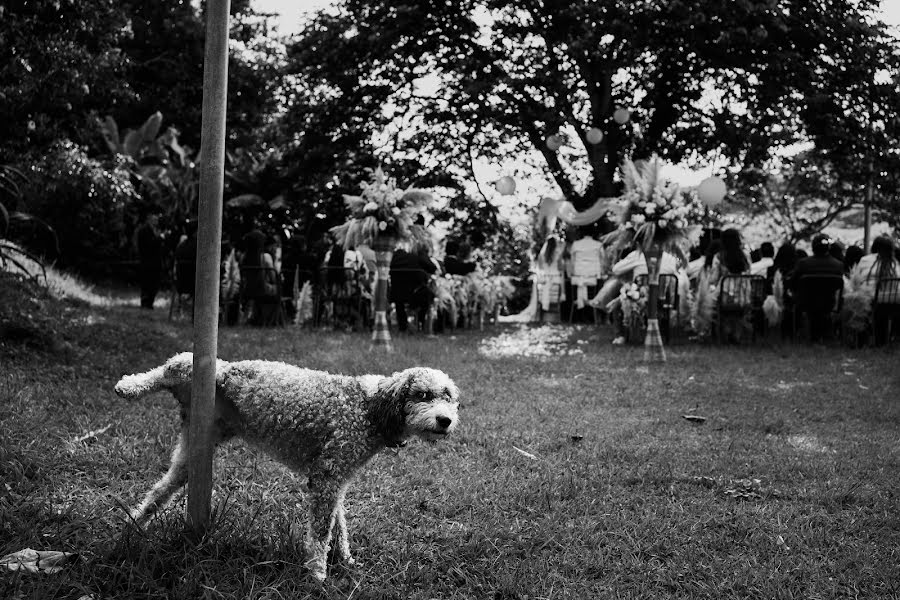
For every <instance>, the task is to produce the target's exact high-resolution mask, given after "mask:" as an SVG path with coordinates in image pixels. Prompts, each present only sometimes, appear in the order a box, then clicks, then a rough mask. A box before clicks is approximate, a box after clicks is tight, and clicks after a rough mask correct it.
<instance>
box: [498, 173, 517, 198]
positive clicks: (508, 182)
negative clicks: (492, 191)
mask: <svg viewBox="0 0 900 600" xmlns="http://www.w3.org/2000/svg"><path fill="white" fill-rule="evenodd" d="M495 186H496V188H497V191H498V192H500V193H501V194H502V195H504V196H511V195H512V194H513V193H514V192H515V191H516V180H515V179H513V178H512V177H510V176H509V175H505V176H503V177H501V178H500V179H498V180H497V183H496V184H495Z"/></svg>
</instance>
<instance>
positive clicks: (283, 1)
mask: <svg viewBox="0 0 900 600" xmlns="http://www.w3.org/2000/svg"><path fill="white" fill-rule="evenodd" d="M332 4H334V1H333V0H255V6H256V7H257V8H259V9H260V10H263V11H265V12H271V13H277V14H279V15H281V18H280V20H279V29H280V31H281V33H284V34H290V33H296V32H297V30H298V29H299V27H300V23H301V22H302V21H303V20H304V18H305V16H306V15H307V14H309V13H311V12H313V11H315V10H317V9H320V8H324V7H326V6H330V5H332ZM881 8H882V19H883V20H884V22H885V23H887V24H888V25H893V26H894V27H895V28H897V31H898V33H900V0H882V2H881Z"/></svg>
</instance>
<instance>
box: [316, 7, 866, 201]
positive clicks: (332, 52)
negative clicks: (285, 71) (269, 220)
mask: <svg viewBox="0 0 900 600" xmlns="http://www.w3.org/2000/svg"><path fill="white" fill-rule="evenodd" d="M343 6H344V10H343V11H342V12H341V13H340V14H339V15H338V16H335V17H327V18H325V17H323V18H322V19H320V20H319V21H318V23H317V28H316V31H315V41H311V42H309V43H310V47H311V48H316V49H318V50H320V51H321V55H320V56H312V55H309V56H308V61H307V63H306V64H307V69H310V70H311V69H314V68H318V69H319V70H320V71H322V72H326V71H327V72H332V71H333V72H334V73H335V76H337V74H338V73H341V74H342V75H343V76H344V77H347V78H352V79H354V80H356V81H359V80H362V81H366V82H370V83H369V85H367V86H366V90H365V91H369V92H371V94H369V95H368V96H365V98H366V101H367V102H373V101H378V99H379V98H383V100H382V102H383V104H385V105H386V106H390V107H392V108H393V109H395V114H399V115H403V117H402V119H403V121H404V122H405V123H408V124H409V125H411V126H410V127H407V128H406V129H414V130H415V131H414V132H406V133H405V134H404V135H405V137H406V138H407V139H409V140H415V146H416V147H417V148H422V149H426V150H425V153H427V152H428V151H436V150H438V149H440V150H441V151H442V153H443V154H444V155H445V156H446V157H447V158H446V159H445V160H448V161H449V162H451V163H455V164H458V165H460V166H461V167H462V166H464V164H465V162H466V161H467V160H468V159H469V158H467V154H468V155H471V154H473V153H474V154H476V155H480V156H487V157H492V158H502V156H503V154H504V153H506V152H517V153H520V154H526V153H527V154H530V155H531V156H538V157H540V160H541V161H542V162H543V164H544V166H545V168H546V171H547V173H548V174H549V175H550V176H552V177H553V179H554V180H555V182H556V183H557V184H558V186H559V188H560V189H561V191H562V192H563V195H564V196H565V197H566V198H568V199H570V200H572V201H573V202H574V203H575V204H576V206H584V205H588V204H590V203H592V201H593V200H594V199H596V198H597V197H598V196H603V195H612V194H613V193H614V192H615V181H614V173H615V170H616V168H617V166H618V165H619V164H620V162H621V160H622V158H624V157H625V156H629V155H634V156H635V157H636V158H637V157H644V156H648V155H650V154H651V153H653V152H658V153H660V154H661V155H663V156H665V157H667V158H669V159H670V160H679V159H681V158H686V157H687V158H691V157H695V156H697V155H702V154H706V153H709V152H720V153H722V154H723V155H724V156H726V157H728V158H729V159H731V160H732V161H735V162H737V163H740V164H748V165H752V164H758V163H759V162H760V161H762V160H764V159H765V158H767V157H768V156H769V154H770V151H771V149H772V148H773V147H777V146H783V145H786V144H789V143H793V142H795V141H796V140H797V139H798V137H799V136H800V135H801V134H802V130H803V119H804V117H806V116H809V110H808V108H809V105H808V102H807V100H808V99H809V98H811V97H813V95H814V93H816V92H818V93H820V94H823V95H826V96H828V95H830V94H831V93H832V92H833V91H834V90H833V88H831V87H828V86H826V85H825V83H826V78H827V77H828V73H830V71H831V67H830V65H833V64H834V63H835V62H836V61H840V60H843V58H844V57H847V56H848V55H852V56H853V57H854V60H857V61H859V60H860V56H861V55H862V52H860V53H857V54H853V50H852V48H853V47H854V46H850V47H848V45H847V44H845V42H844V35H845V34H847V35H852V37H853V39H854V40H855V41H857V42H858V43H859V44H862V45H863V46H864V47H869V46H871V45H872V44H874V43H875V42H876V41H877V40H876V38H875V36H876V34H877V33H878V28H877V27H874V28H873V27H869V26H868V25H867V23H868V22H870V21H872V20H873V10H874V9H875V7H876V3H875V2H874V1H873V0H865V1H863V2H852V1H850V0H835V1H833V2H831V3H829V10H820V8H819V7H817V6H812V5H809V3H807V2H805V1H799V0H798V1H791V2H772V1H760V2H757V1H751V0H741V1H739V2H727V3H724V2H714V1H710V0H669V1H666V2H647V3H637V2H624V1H621V0H604V1H600V2H596V1H591V2H588V1H587V0H580V1H572V2H564V3H546V2H537V1H528V2H524V3H522V2H515V3H513V2H509V0H483V1H478V0H467V1H463V2H457V1H456V0H453V1H451V0H437V1H435V0H429V1H411V2H406V3H404V4H403V5H401V6H397V5H395V3H391V2H374V3H370V2H366V3H363V2H358V1H348V2H346V3H344V5H343ZM336 56H340V57H344V59H345V60H346V61H347V62H349V63H351V64H354V65H356V66H355V67H354V68H352V69H345V68H344V63H343V62H338V61H336V60H335V57H336ZM356 57H360V60H358V61H354V60H353V59H354V58H356ZM845 62H846V61H845ZM314 65H318V67H315V66H314ZM430 72H436V73H439V81H440V84H439V86H436V89H435V90H434V92H433V93H428V92H425V91H423V90H422V89H421V88H422V86H421V85H419V86H417V85H416V82H417V78H419V77H422V76H423V75H425V74H426V73H430ZM844 72H845V75H846V76H847V77H848V78H853V77H860V74H859V72H858V71H853V70H847V69H846V68H844ZM388 84H390V89H389V90H386V89H385V87H386V86H387V85H388ZM357 89H358V88H357ZM339 97H340V98H341V100H344V101H349V102H351V103H352V102H353V98H351V97H348V96H347V95H346V94H341V95H339ZM619 107H627V108H630V109H631V118H630V120H629V121H627V122H624V123H619V122H617V121H616V120H615V119H614V118H613V117H614V113H615V111H616V109H617V108H619ZM369 112H370V113H371V112H374V111H369ZM410 115H415V117H416V118H415V119H413V118H412V117H411V116H410ZM591 127H595V128H599V129H600V130H601V131H602V132H603V134H604V135H603V139H602V140H600V141H599V143H591V142H590V141H589V140H588V139H587V131H588V129H589V128H591ZM556 134H560V135H561V137H562V140H563V141H564V144H565V145H564V146H563V147H562V148H560V149H559V150H553V149H551V148H550V147H548V144H547V138H548V136H551V135H556ZM401 137H402V136H401ZM394 145H395V146H397V147H402V143H400V144H396V143H395V144H394ZM448 146H449V147H448Z"/></svg>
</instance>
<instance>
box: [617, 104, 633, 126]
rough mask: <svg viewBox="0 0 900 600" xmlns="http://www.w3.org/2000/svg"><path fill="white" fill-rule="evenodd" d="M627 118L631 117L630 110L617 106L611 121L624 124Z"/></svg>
mask: <svg viewBox="0 0 900 600" xmlns="http://www.w3.org/2000/svg"><path fill="white" fill-rule="evenodd" d="M629 119H631V111H630V110H628V109H627V108H617V109H616V112H614V113H613V121H615V122H616V123H618V124H619V125H624V124H625V123H627V122H628V121H629Z"/></svg>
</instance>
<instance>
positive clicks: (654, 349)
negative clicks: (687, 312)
mask: <svg viewBox="0 0 900 600" xmlns="http://www.w3.org/2000/svg"><path fill="white" fill-rule="evenodd" d="M646 258H647V336H646V337H645V338H644V361H646V362H666V350H665V348H663V343H662V336H661V335H660V333H659V270H660V266H661V263H662V248H660V247H659V246H657V245H655V244H654V245H653V248H652V249H651V250H650V252H648V253H647V254H646Z"/></svg>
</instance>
